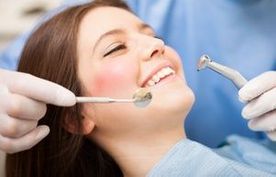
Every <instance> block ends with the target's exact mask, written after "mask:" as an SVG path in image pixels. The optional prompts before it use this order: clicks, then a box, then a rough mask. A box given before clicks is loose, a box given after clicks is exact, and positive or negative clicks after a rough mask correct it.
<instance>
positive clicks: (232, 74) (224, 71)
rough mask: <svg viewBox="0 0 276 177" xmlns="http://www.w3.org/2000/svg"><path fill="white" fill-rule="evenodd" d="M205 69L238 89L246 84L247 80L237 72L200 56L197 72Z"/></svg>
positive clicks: (205, 56) (206, 56)
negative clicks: (222, 77) (225, 79)
mask: <svg viewBox="0 0 276 177" xmlns="http://www.w3.org/2000/svg"><path fill="white" fill-rule="evenodd" d="M205 68H209V69H211V70H213V71H215V72H217V73H219V74H221V75H222V76H224V77H225V78H227V79H229V80H231V81H232V82H233V83H234V85H235V86H236V87H237V88H238V89H240V88H241V87H243V86H244V85H245V84H246V83H247V80H246V79H245V78H244V77H243V76H242V75H241V74H240V73H239V72H238V71H236V70H234V69H232V68H229V67H227V66H224V65H221V64H219V63H216V62H214V61H212V59H211V58H210V57H209V56H208V55H202V56H201V57H200V59H199V62H198V65H197V70H198V71H200V70H202V69H205Z"/></svg>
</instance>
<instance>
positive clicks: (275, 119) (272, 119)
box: [248, 110, 276, 131]
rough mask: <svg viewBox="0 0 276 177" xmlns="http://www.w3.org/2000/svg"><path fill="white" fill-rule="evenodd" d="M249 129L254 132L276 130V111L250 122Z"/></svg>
mask: <svg viewBox="0 0 276 177" xmlns="http://www.w3.org/2000/svg"><path fill="white" fill-rule="evenodd" d="M248 127H249V128H250V129H251V130H254V131H272V130H275V129H276V110H275V111H271V112H269V113H266V114H264V115H263V116H261V117H257V118H255V119H251V120H250V121H248Z"/></svg>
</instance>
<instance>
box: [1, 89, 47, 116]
mask: <svg viewBox="0 0 276 177" xmlns="http://www.w3.org/2000/svg"><path fill="white" fill-rule="evenodd" d="M2 106H3V108H2V109H5V112H6V113H7V114H8V115H9V116H12V117H17V118H21V119H36V120H39V119H40V118H42V117H43V116H44V115H45V114H46V110H47V107H46V104H45V103H41V102H39V101H35V100H32V99H29V98H27V97H24V96H21V95H17V94H10V95H9V96H8V97H7V101H6V103H5V105H2Z"/></svg>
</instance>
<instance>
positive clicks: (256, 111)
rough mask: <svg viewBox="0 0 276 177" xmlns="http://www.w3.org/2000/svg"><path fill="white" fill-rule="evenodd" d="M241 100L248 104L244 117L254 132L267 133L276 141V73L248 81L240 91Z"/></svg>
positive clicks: (272, 72)
mask: <svg viewBox="0 0 276 177" xmlns="http://www.w3.org/2000/svg"><path fill="white" fill-rule="evenodd" d="M239 97H240V100H242V101H244V102H247V104H246V106H245V107H244V108H243V110H242V116H243V117H244V118H245V119H248V120H249V122H248V126H249V128H250V129H252V130H254V131H265V132H266V134H267V136H268V137H269V138H270V139H271V140H273V141H276V71H268V72H265V73H263V74H261V75H260V76H258V77H256V78H254V79H252V80H250V81H248V83H247V84H246V85H245V86H244V87H242V88H241V89H240V91H239Z"/></svg>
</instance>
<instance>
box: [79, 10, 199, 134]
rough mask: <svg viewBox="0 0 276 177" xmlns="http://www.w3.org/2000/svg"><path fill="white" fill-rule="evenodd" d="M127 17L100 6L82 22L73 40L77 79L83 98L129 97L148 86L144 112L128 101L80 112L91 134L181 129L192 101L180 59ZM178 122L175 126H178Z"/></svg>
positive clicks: (86, 107)
mask: <svg viewBox="0 0 276 177" xmlns="http://www.w3.org/2000/svg"><path fill="white" fill-rule="evenodd" d="M155 35H156V34H155V33H154V31H153V29H152V28H151V27H149V26H148V25H146V24H145V23H144V22H143V21H141V20H140V19H139V18H138V17H136V16H135V15H133V14H132V13H130V12H128V11H126V10H123V9H119V8H115V7H100V8H96V9H94V10H91V11H90V12H89V13H88V14H86V15H85V17H84V18H83V20H82V22H81V24H80V28H79V36H78V37H79V38H78V58H79V65H78V69H79V71H78V75H79V78H80V80H81V82H82V84H83V86H84V87H85V89H84V90H85V93H84V95H85V96H103V97H112V98H132V95H133V93H134V92H135V91H136V90H137V89H139V88H141V87H148V88H149V89H150V90H151V92H152V94H153V99H152V102H151V103H150V105H149V106H148V107H146V108H138V107H136V106H135V105H133V104H129V103H120V104H119V103H118V104H117V103H116V104H115V103H114V104H85V105H84V111H83V114H84V116H85V117H86V118H89V119H91V120H93V122H94V123H95V125H96V128H95V130H94V133H92V134H93V136H95V137H96V139H98V137H104V138H114V137H121V138H127V137H132V138H133V136H135V135H137V136H141V135H144V134H145V135H147V134H149V133H154V132H156V131H157V130H162V129H169V128H173V127H174V126H181V127H182V126H183V125H182V122H183V120H184V117H185V116H186V114H187V113H188V112H189V109H190V107H191V105H192V103H193V100H194V97H193V94H192V92H191V90H190V89H189V87H187V85H186V82H185V79H184V74H183V69H182V65H181V61H180V57H179V56H178V55H177V53H176V52H175V51H174V50H173V49H172V48H170V47H168V46H166V45H165V44H164V42H163V41H162V40H161V39H159V38H157V37H155ZM179 124H180V125H179Z"/></svg>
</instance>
